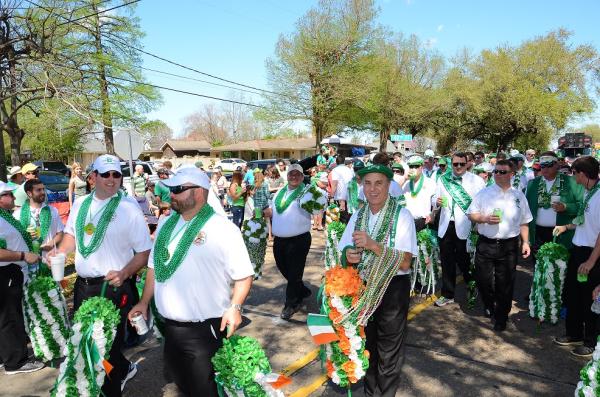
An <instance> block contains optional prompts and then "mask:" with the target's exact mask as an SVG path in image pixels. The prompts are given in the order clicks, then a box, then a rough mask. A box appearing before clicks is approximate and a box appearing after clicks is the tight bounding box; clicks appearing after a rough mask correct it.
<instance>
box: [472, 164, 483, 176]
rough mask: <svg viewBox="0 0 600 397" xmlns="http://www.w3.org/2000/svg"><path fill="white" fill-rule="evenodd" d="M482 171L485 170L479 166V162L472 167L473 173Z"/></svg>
mask: <svg viewBox="0 0 600 397" xmlns="http://www.w3.org/2000/svg"><path fill="white" fill-rule="evenodd" d="M482 172H485V170H484V169H483V167H482V166H481V164H479V165H476V166H475V167H473V173H474V174H480V173H482Z"/></svg>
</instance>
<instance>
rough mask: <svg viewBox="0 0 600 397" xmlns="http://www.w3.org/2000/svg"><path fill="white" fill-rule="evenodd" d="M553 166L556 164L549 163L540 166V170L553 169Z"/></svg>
mask: <svg viewBox="0 0 600 397" xmlns="http://www.w3.org/2000/svg"><path fill="white" fill-rule="evenodd" d="M554 164H556V163H555V162H554V161H553V162H551V163H544V164H540V168H550V167H553V166H554Z"/></svg>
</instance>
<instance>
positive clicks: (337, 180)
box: [331, 155, 354, 219]
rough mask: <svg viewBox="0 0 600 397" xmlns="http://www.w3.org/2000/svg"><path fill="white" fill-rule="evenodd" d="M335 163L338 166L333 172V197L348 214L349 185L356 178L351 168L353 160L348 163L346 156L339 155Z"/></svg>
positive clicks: (342, 210) (341, 209)
mask: <svg viewBox="0 0 600 397" xmlns="http://www.w3.org/2000/svg"><path fill="white" fill-rule="evenodd" d="M335 161H336V164H337V166H336V167H335V168H334V169H333V171H331V195H332V196H333V199H334V200H335V201H337V203H338V206H339V207H340V211H341V212H342V213H344V212H345V213H346V214H347V208H346V201H347V200H348V184H349V183H350V181H351V180H352V178H354V171H352V168H351V167H352V159H348V161H346V159H345V157H344V156H341V155H338V156H337V157H336V159H335ZM341 218H343V217H341ZM345 218H346V219H347V218H348V217H347V216H346V217H345Z"/></svg>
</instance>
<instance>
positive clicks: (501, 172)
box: [493, 170, 510, 175]
mask: <svg viewBox="0 0 600 397" xmlns="http://www.w3.org/2000/svg"><path fill="white" fill-rule="evenodd" d="M493 172H494V174H500V175H506V174H508V173H509V172H510V171H509V170H494V171H493Z"/></svg>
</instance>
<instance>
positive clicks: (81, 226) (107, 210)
mask: <svg viewBox="0 0 600 397" xmlns="http://www.w3.org/2000/svg"><path fill="white" fill-rule="evenodd" d="M93 196H94V193H92V194H89V195H88V196H87V197H86V198H85V199H84V200H83V202H82V203H81V207H79V212H77V218H76V219H75V236H76V240H77V250H78V251H79V253H80V254H81V256H83V257H84V258H87V257H88V256H90V255H91V254H93V253H94V252H96V251H97V250H98V248H99V247H100V244H102V241H104V235H105V234H106V229H107V228H108V224H109V223H110V221H111V220H112V218H113V216H114V215H115V211H116V210H117V207H118V206H119V203H120V202H121V198H122V197H123V193H121V192H120V191H119V192H118V193H117V195H116V196H114V197H112V198H111V199H110V200H109V201H108V204H106V205H105V206H104V208H103V209H102V210H101V211H102V215H100V219H98V224H97V225H96V226H94V225H93V224H92V223H91V221H90V222H89V223H88V224H86V222H87V217H88V212H89V210H90V207H91V205H92V199H93ZM90 225H91V227H90ZM84 234H88V235H92V239H91V240H90V244H89V245H87V246H86V245H85V241H84Z"/></svg>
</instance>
